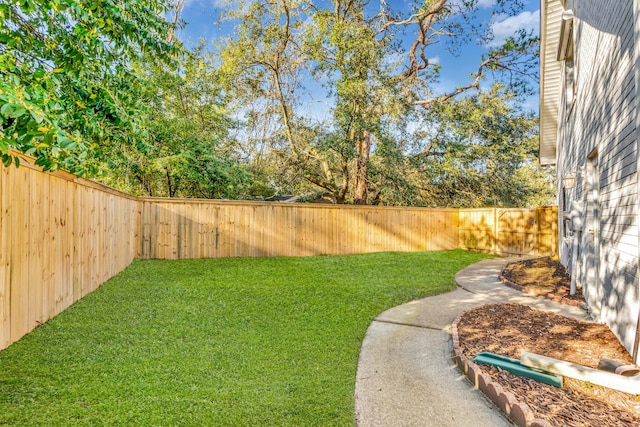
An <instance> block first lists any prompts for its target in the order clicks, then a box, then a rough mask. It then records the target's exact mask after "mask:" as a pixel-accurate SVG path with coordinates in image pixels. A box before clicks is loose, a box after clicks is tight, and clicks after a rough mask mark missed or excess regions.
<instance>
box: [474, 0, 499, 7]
mask: <svg viewBox="0 0 640 427" xmlns="http://www.w3.org/2000/svg"><path fill="white" fill-rule="evenodd" d="M495 4H496V0H478V6H479V7H493V6H495Z"/></svg>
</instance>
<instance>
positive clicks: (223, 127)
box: [103, 46, 252, 199]
mask: <svg viewBox="0 0 640 427" xmlns="http://www.w3.org/2000/svg"><path fill="white" fill-rule="evenodd" d="M146 78H147V80H148V81H150V82H151V84H152V88H153V90H150V91H149V92H148V95H147V104H148V107H147V112H146V113H147V114H146V115H145V116H144V121H145V122H146V123H147V129H148V138H147V140H146V143H145V145H144V146H143V147H142V148H137V147H130V148H128V147H122V146H120V147H116V149H115V150H113V151H112V152H111V153H110V155H109V156H108V161H107V164H106V165H103V180H104V181H105V182H106V183H109V184H112V185H115V186H117V187H119V188H122V189H125V190H127V191H130V192H132V193H135V194H141V195H147V196H164V197H198V198H208V199H215V198H231V199H236V198H238V197H240V196H241V195H243V194H244V193H245V190H246V189H247V186H248V185H250V184H251V181H252V179H251V174H250V172H249V170H248V168H247V167H246V166H245V165H243V164H241V163H240V161H239V159H238V158H237V157H238V156H237V154H236V152H235V143H234V141H233V140H232V139H231V138H230V137H229V130H230V129H231V128H232V127H233V126H234V123H233V122H232V121H231V120H230V119H229V118H228V113H227V111H226V109H225V105H224V104H225V101H224V97H223V94H222V90H221V87H220V85H219V84H218V79H217V76H216V74H215V72H214V70H213V69H212V66H211V64H210V61H209V58H207V57H206V55H204V53H203V48H202V46H200V47H199V48H198V49H196V50H195V51H194V52H192V53H190V54H188V55H185V56H184V57H182V58H181V61H180V67H178V69H177V70H176V71H166V70H163V69H155V68H154V69H151V70H149V71H147V77H146Z"/></svg>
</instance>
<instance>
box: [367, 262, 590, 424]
mask: <svg viewBox="0 0 640 427" xmlns="http://www.w3.org/2000/svg"><path fill="white" fill-rule="evenodd" d="M513 260H514V259H505V258H501V259H492V260H485V261H481V262H479V263H477V264H474V265H471V266H469V267H467V268H465V269H464V270H462V271H460V272H459V273H458V274H456V282H457V283H458V288H457V289H455V290H453V291H451V292H449V293H446V294H441V295H437V296H433V297H429V298H424V299H421V300H417V301H413V302H410V303H408V304H404V305H401V306H398V307H394V308H392V309H389V310H387V311H385V312H384V313H382V314H380V315H379V316H378V317H377V318H376V319H375V320H374V321H373V323H371V325H370V326H369V329H368V330H367V334H366V336H365V338H364V341H363V343H362V349H361V351H360V360H359V362H358V372H357V375H356V391H355V416H356V425H357V426H361V427H369V426H385V427H394V426H437V427H447V426H451V427H454V426H455V427H465V426H469V427H471V426H473V427H482V426H487V427H497V426H511V425H512V424H511V422H510V421H509V420H508V419H507V418H505V417H504V416H503V415H502V413H501V412H500V411H499V410H498V409H497V408H495V406H493V404H492V403H491V402H490V401H489V400H487V399H486V398H485V397H484V394H482V392H480V391H479V390H474V389H473V388H472V386H471V384H470V383H469V382H468V381H467V379H466V377H464V376H463V375H462V373H461V372H460V371H458V369H457V368H456V367H455V366H454V364H453V360H452V356H451V342H450V335H449V328H450V326H451V323H452V322H453V321H454V320H455V318H456V317H457V316H458V315H459V314H460V313H461V312H463V311H465V310H468V309H470V308H473V307H476V306H479V305H482V304H487V303H499V302H519V303H522V304H526V305H529V306H532V307H535V308H537V309H540V310H548V311H553V312H556V313H561V314H564V315H569V316H573V317H577V318H579V319H588V315H587V313H586V312H585V311H584V310H582V309H580V308H577V307H571V306H568V305H564V304H559V303H556V302H553V301H550V300H546V299H542V298H536V297H532V296H528V295H524V294H522V293H521V292H519V291H516V290H514V289H511V288H509V287H507V286H505V285H503V284H502V283H501V282H500V281H499V280H498V275H499V273H500V271H501V269H502V267H503V266H504V265H505V264H506V263H508V262H511V261H513Z"/></svg>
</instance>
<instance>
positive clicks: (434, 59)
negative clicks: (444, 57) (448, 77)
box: [429, 56, 440, 65]
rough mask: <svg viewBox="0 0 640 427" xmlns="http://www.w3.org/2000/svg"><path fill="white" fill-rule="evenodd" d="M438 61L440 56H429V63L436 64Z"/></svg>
mask: <svg viewBox="0 0 640 427" xmlns="http://www.w3.org/2000/svg"><path fill="white" fill-rule="evenodd" d="M439 63H440V57H439V56H434V57H433V58H429V64H431V65H438V64H439Z"/></svg>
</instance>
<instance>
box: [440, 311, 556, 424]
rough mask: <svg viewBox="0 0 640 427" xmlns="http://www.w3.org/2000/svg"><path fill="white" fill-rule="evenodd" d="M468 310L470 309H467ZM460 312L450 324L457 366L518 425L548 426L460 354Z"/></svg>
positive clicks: (463, 313) (526, 406) (524, 404)
mask: <svg viewBox="0 0 640 427" xmlns="http://www.w3.org/2000/svg"><path fill="white" fill-rule="evenodd" d="M472 310H473V309H472ZM467 311H470V310H467ZM467 311H465V312H462V313H461V314H460V315H459V316H458V317H456V320H454V321H453V324H452V325H451V339H452V344H453V355H454V360H455V362H456V365H457V366H458V368H459V369H460V370H461V371H462V372H464V374H465V375H466V376H467V378H468V379H469V381H471V383H472V384H473V385H474V386H475V387H476V388H478V389H480V390H481V391H482V392H483V393H484V394H485V395H486V396H487V397H488V398H489V400H491V401H492V402H493V403H495V405H496V406H497V407H498V408H500V410H501V411H502V412H504V413H505V414H506V415H507V417H508V418H509V419H510V420H511V421H513V422H514V423H515V424H516V425H517V426H519V427H549V426H550V424H549V423H548V422H547V421H546V420H543V419H541V418H535V415H534V414H533V411H532V410H531V408H530V407H529V405H527V404H526V403H524V402H520V401H518V400H517V399H516V396H515V395H514V394H513V393H511V392H510V391H505V390H504V388H503V387H502V386H501V385H500V384H499V383H497V382H495V381H493V380H492V378H491V375H487V374H484V373H482V371H481V370H480V367H479V366H478V365H477V364H476V363H474V362H472V361H471V360H469V359H468V358H467V357H466V356H464V355H463V354H462V350H461V349H460V337H459V335H458V322H459V321H460V319H461V318H462V316H464V315H465V313H467Z"/></svg>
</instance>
